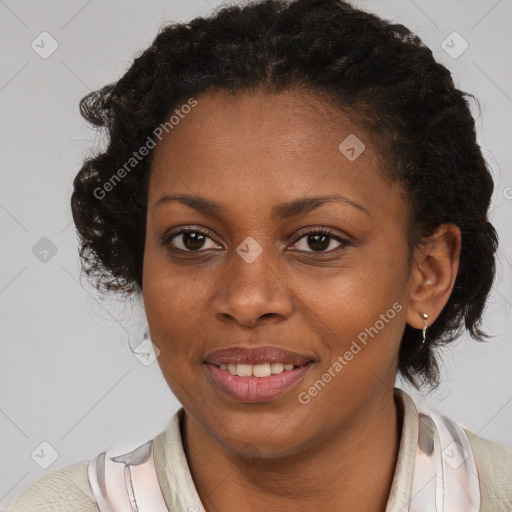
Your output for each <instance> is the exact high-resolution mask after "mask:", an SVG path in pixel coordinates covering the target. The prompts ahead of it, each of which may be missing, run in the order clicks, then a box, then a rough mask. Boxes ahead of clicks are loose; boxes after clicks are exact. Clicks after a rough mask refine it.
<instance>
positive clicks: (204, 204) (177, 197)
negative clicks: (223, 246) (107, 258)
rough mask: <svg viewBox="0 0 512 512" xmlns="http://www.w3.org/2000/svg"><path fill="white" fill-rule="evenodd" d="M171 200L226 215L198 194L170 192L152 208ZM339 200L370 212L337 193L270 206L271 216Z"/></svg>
mask: <svg viewBox="0 0 512 512" xmlns="http://www.w3.org/2000/svg"><path fill="white" fill-rule="evenodd" d="M171 202H178V203H181V204H183V205H185V206H188V207H189V208H192V209H194V210H196V211H198V212H200V213H202V214H203V215H205V216H207V217H216V218H221V217H227V210H226V208H225V207H224V206H222V205H221V204H220V203H217V202H216V201H213V200H211V199H206V198H204V197H200V196H194V195H190V194H172V195H165V196H162V197H161V198H160V199H159V200H158V201H157V202H156V203H155V205H154V207H153V209H154V210H156V209H157V208H159V207H160V206H162V205H164V204H169V203H171ZM334 202H340V203H344V204H348V205H350V206H353V207H354V208H357V209H359V210H361V211H363V212H365V213H366V214H367V215H370V212H369V211H368V210H367V209H366V208H365V207H364V206H362V205H360V204H358V203H356V202H354V201H352V200H351V199H348V198H347V197H343V196H340V195H339V194H332V195H328V196H319V197H304V198H301V199H297V200H295V201H290V202H288V203H283V204H280V205H277V206H274V207H273V208H272V218H278V219H281V220H284V219H288V218H290V217H295V216H298V215H304V214H306V213H309V212H311V211H313V210H314V209H316V208H319V207H320V206H322V205H323V204H325V203H334Z"/></svg>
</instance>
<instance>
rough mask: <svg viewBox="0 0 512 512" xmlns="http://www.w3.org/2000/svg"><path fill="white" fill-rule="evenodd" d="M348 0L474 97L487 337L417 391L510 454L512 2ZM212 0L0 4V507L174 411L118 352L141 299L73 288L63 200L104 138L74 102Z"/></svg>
mask: <svg viewBox="0 0 512 512" xmlns="http://www.w3.org/2000/svg"><path fill="white" fill-rule="evenodd" d="M355 4H356V5H358V6H360V7H362V8H367V9H368V10H371V11H373V12H375V13H377V14H379V15H381V16H383V17H385V18H388V19H393V20H395V21H396V22H398V23H402V24H404V25H406V26H407V27H409V28H410V29H411V30H413V31H415V32H417V33H418V34H419V35H420V37H421V38H422V39H423V41H424V42H425V43H426V44H427V45H428V46H429V47H430V48H431V49H432V50H433V51H434V54H435V56H436V58H437V59H438V60H439V61H440V62H442V63H443V64H445V65H446V66H448V67H449V68H450V69H451V70H452V72H453V73H454V77H455V80H456V83H457V84H458V85H459V87H461V88H462V89H463V90H466V91H469V92H472V93H474V94H475V95H476V96H477V97H478V98H479V100H480V103H481V109H482V111H481V114H480V115H479V117H478V120H477V126H478V133H479V141H480V144H481V145H482V147H483V151H484V153H485V156H486V158H487V159H488V161H489V163H490V165H491V167H492V170H493V175H494V179H495V183H496V189H495V194H494V200H493V208H492V221H493V222H494V224H495V226H496V227H497V229H498V232H499V234H500V237H501V248H500V253H499V263H498V265H499V268H498V279H497V283H496V287H495V290H494V292H493V295H492V297H491V299H490V301H489V306H488V310H487V313H486V316H485V325H484V327H485V328H487V329H488V330H489V331H492V332H493V333H494V334H496V337H495V338H494V339H493V340H492V341H491V342H489V343H488V344H479V343H477V342H475V341H472V340H471V339H470V338H469V337H464V338H462V339H461V341H460V342H459V343H457V344H455V345H454V346H453V347H452V348H450V349H449V350H447V351H446V353H445V355H444V367H443V379H444V380H443V384H442V385H441V387H440V388H439V389H438V390H437V391H436V392H435V393H433V394H431V395H429V396H428V397H426V401H427V403H431V404H436V406H437V407H438V408H439V410H441V411H442V412H445V413H447V414H448V415H450V416H451V417H453V418H454V419H456V420H458V421H459V422H461V423H462V424H463V425H465V426H466V427H468V428H469V429H471V430H472V431H473V432H477V433H479V434H480V435H481V436H483V437H486V438H488V439H491V440H493V441H495V442H498V443H500V444H503V445H505V446H508V447H509V448H512V438H511V432H512V375H511V362H512V343H511V332H512V328H511V322H510V317H511V304H510V300H511V298H512V286H511V285H512V283H511V281H512V272H511V264H510V261H511V256H512V235H511V228H510V219H512V188H508V187H512V173H511V151H510V141H511V140H512V133H511V132H512V130H511V123H510V120H511V110H512V100H511V96H512V80H511V72H510V61H509V56H510V50H511V46H512V45H511V36H510V32H509V27H510V21H511V19H512V1H511V0H500V1H495V0H493V1H483V0H480V1H478V0H472V1H467V0H457V1H454V0H451V1H446V0H429V1H426V0H414V1H412V0H402V1H398V0H380V1H379V0H366V1H356V2H355ZM216 5H220V2H214V1H213V0H209V2H207V1H206V0H194V1H190V2H189V1H187V2H184V1H182V2H178V1H177V0H175V1H163V0H150V1H145V2H142V1H141V2H136V1H133V0H132V1H120V0H117V1H113V0H110V1H101V2H100V1H99V0H89V1H77V0H74V1H64V0H61V1H57V0H52V1H45V2H39V1H36V0H32V1H29V0H24V1H17V2H15V1H14V0H0V41H1V44H0V48H1V49H2V50H1V56H0V65H1V67H0V108H1V130H2V132H1V137H0V154H1V157H0V158H1V160H0V161H1V188H0V226H1V238H2V240H1V248H2V253H1V272H0V308H1V314H2V317H1V320H2V323H1V331H0V333H1V341H2V353H1V358H0V386H1V388H0V389H1V400H0V432H1V438H0V448H1V452H0V453H1V455H0V506H2V505H5V503H6V502H7V501H8V500H9V499H10V498H12V497H13V496H14V495H15V494H17V493H18V492H19V491H20V490H22V489H23V488H24V487H26V486H28V485H29V484H31V483H32V482H34V481H36V480H38V479H39V478H41V477H42V476H43V475H44V474H45V473H47V472H51V471H54V470H56V469H59V468H61V467H63V466H67V465H69V464H72V463H75V462H78V461H80V460H84V459H87V458H89V457H91V456H93V455H95V454H97V453H99V452H100V451H103V449H106V448H109V447H111V446H114V445H115V446H117V445H120V444H122V443H126V444H127V445H129V444H131V443H135V442H138V441H140V442H142V441H145V440H147V439H149V438H150V437H152V436H154V435H156V434H157V433H158V432H160V431H161V430H162V429H163V428H164V427H165V426H166V424H167V422H168V421H169V419H170V417H171V415H172V414H173V413H174V412H175V411H176V410H177V408H178V407H179V404H178V402H177V401H176V399H175V398H174V397H173V395H172V393H171V392H170V391H169V390H168V388H167V385H166V383H165V381H164V379H163V377H162V375H161V373H160V371H159V368H158V365H157V363H156V362H155V363H153V364H152V365H150V366H145V365H144V364H142V363H141V362H140V361H139V360H138V359H137V358H135V357H134V356H133V355H132V353H131V351H130V349H129V346H130V344H131V346H133V347H135V346H136V345H137V344H138V343H139V342H140V340H141V339H142V336H143V328H144V324H143V322H142V323H141V319H142V320H143V315H142V313H141V310H140V308H139V309H138V310H137V309H133V310H132V309H130V308H127V307H126V306H123V304H119V303H117V302H116V301H103V302H101V301H99V300H98V296H97V295H96V294H95V292H94V290H93V289H92V287H91V286H90V285H88V284H87V282H86V281H85V280H83V282H82V283H80V281H79V272H78V270H79V264H78V256H77V244H76V240H75V234H74V226H73V224H72V221H71V212H70V206H69V199H70V195H71V191H72V180H73V177H74V175H75V174H76V172H77V171H78V169H79V168H80V166H81V162H82V160H83V158H84V157H85V156H86V155H87V154H88V152H89V151H90V149H91V147H92V145H93V143H94V141H97V142H98V141H99V139H98V138H97V137H96V136H95V135H94V133H93V132H92V131H91V130H90V129H89V128H88V127H87V126H86V125H85V123H84V122H83V120H82V119H81V117H80V116H79V113H78V102H79V100H80V98H81V97H82V96H83V95H84V94H86V93H87V92H88V91H89V90H91V89H97V88H99V87H101V86H103V85H105V84H106V83H110V82H112V81H115V80H117V79H118V78H119V77H120V76H121V74H122V73H123V72H124V71H125V70H126V69H127V67H128V66H129V65H130V63H131V61H132V59H133V57H134V55H135V54H136V53H137V52H139V51H141V50H143V49H144V48H146V47H147V46H148V45H149V44H150V43H151V42H152V40H153V38H154V37H155V35H156V33H157V31H158V30H159V28H160V27H161V25H162V24H163V23H164V22H166V21H186V20H190V19H191V18H193V17H195V16H197V15H205V14H207V13H208V12H209V10H210V9H211V7H214V6H216ZM43 31H47V32H49V33H50V34H51V36H52V37H53V38H54V39H55V40H56V41H57V42H58V44H59V47H58V49H57V50H56V51H55V52H54V53H53V54H52V55H51V56H50V57H49V58H47V59H42V58H41V57H40V56H39V55H38V54H37V53H36V52H35V51H34V50H33V49H32V48H31V43H32V41H33V40H35V39H36V38H37V37H38V36H39V34H40V33H41V32H43ZM453 31H457V32H459V33H460V34H461V35H462V37H463V38H464V39H465V40H466V41H467V42H468V44H469V48H468V49H467V50H466V51H465V52H464V53H463V54H462V55H461V56H460V57H459V58H457V59H454V58H452V57H450V56H449V55H447V53H445V51H444V50H443V49H442V48H441V42H442V41H443V40H445V38H446V37H447V36H448V35H449V34H451V33H452V32H453ZM473 111H474V112H475V114H476V109H473ZM506 219H508V221H507V220H506ZM43 237H47V238H49V239H50V240H51V242H52V243H53V244H54V245H55V246H56V249H57V253H56V254H55V255H54V256H53V257H51V258H48V261H47V262H46V263H43V262H42V261H40V260H39V259H38V258H37V257H36V256H35V255H34V254H33V252H32V248H33V247H34V245H35V244H36V243H37V242H38V241H39V240H40V239H41V238H43ZM406 389H408V390H409V391H411V390H410V389H409V388H408V387H406ZM413 394H414V393H413ZM41 442H47V443H49V444H50V445H51V446H52V447H53V449H54V450H55V451H56V452H57V453H58V457H57V458H56V460H55V461H54V462H53V463H52V465H51V466H49V467H48V468H47V469H43V468H41V467H40V466H39V465H38V464H37V463H36V462H35V460H33V458H32V457H31V453H32V452H33V451H34V450H35V449H36V448H37V450H36V454H39V457H37V456H36V455H34V459H36V460H38V462H39V463H44V462H45V461H46V462H47V463H48V462H49V461H51V454H52V450H51V449H50V448H48V447H47V446H46V445H43V446H42V447H40V443H41ZM38 447H39V448H38Z"/></svg>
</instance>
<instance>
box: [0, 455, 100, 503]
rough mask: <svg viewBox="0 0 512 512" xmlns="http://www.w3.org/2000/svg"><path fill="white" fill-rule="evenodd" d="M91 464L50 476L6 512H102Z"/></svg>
mask: <svg viewBox="0 0 512 512" xmlns="http://www.w3.org/2000/svg"><path fill="white" fill-rule="evenodd" d="M88 462H89V461H88V460H84V461H81V462H78V463H76V464H73V465H71V466H67V467H64V468H62V469H59V470H57V471H54V472H53V473H50V474H48V475H46V476H44V477H43V478H41V479H40V480H38V481H37V482H35V483H34V484H32V485H31V486H29V487H28V488H26V489H25V490H23V491H22V492H21V493H19V494H18V495H17V496H16V497H15V498H14V499H13V500H12V501H11V502H10V503H9V504H8V505H7V508H6V509H4V512H69V511H71V510H80V512H98V510H99V509H98V506H97V505H96V501H95V499H94V496H93V494H92V490H91V488H90V486H89V479H88V476H87V464H88Z"/></svg>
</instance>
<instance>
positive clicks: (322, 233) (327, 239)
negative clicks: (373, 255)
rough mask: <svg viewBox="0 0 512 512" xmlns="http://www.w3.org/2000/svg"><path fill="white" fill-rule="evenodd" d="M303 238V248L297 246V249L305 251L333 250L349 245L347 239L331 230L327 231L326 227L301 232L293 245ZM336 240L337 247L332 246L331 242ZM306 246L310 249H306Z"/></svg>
mask: <svg viewBox="0 0 512 512" xmlns="http://www.w3.org/2000/svg"><path fill="white" fill-rule="evenodd" d="M303 239H304V240H305V243H304V245H303V247H304V248H302V249H301V248H299V249H298V250H301V251H305V252H333V251H335V250H337V249H339V248H340V246H341V247H345V246H347V245H350V244H349V242H348V240H345V239H344V238H342V237H341V236H339V235H336V234H334V233H333V232H332V231H329V230H327V229H317V230H314V231H308V232H306V233H303V235H302V236H301V238H300V239H299V240H298V241H297V242H295V245H297V244H298V243H299V241H300V240H303ZM333 241H336V242H338V243H339V245H338V247H334V248H332V247H331V245H332V242H333ZM329 247H331V249H330V250H327V249H328V248H329ZM308 248H310V249H312V250H310V251H309V250H308Z"/></svg>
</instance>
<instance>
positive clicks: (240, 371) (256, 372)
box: [219, 363, 295, 377]
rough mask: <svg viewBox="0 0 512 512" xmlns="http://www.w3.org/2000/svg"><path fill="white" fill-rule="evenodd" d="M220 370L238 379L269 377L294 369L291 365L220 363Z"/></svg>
mask: <svg viewBox="0 0 512 512" xmlns="http://www.w3.org/2000/svg"><path fill="white" fill-rule="evenodd" d="M219 366H220V369H221V370H227V371H228V372H229V373H231V375H238V376H239V377H269V376H270V375H275V374H277V373H281V372H283V371H290V370H293V369H294V368H295V366H294V365H293V364H283V363H262V364H232V363H230V364H226V363H220V365H219Z"/></svg>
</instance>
